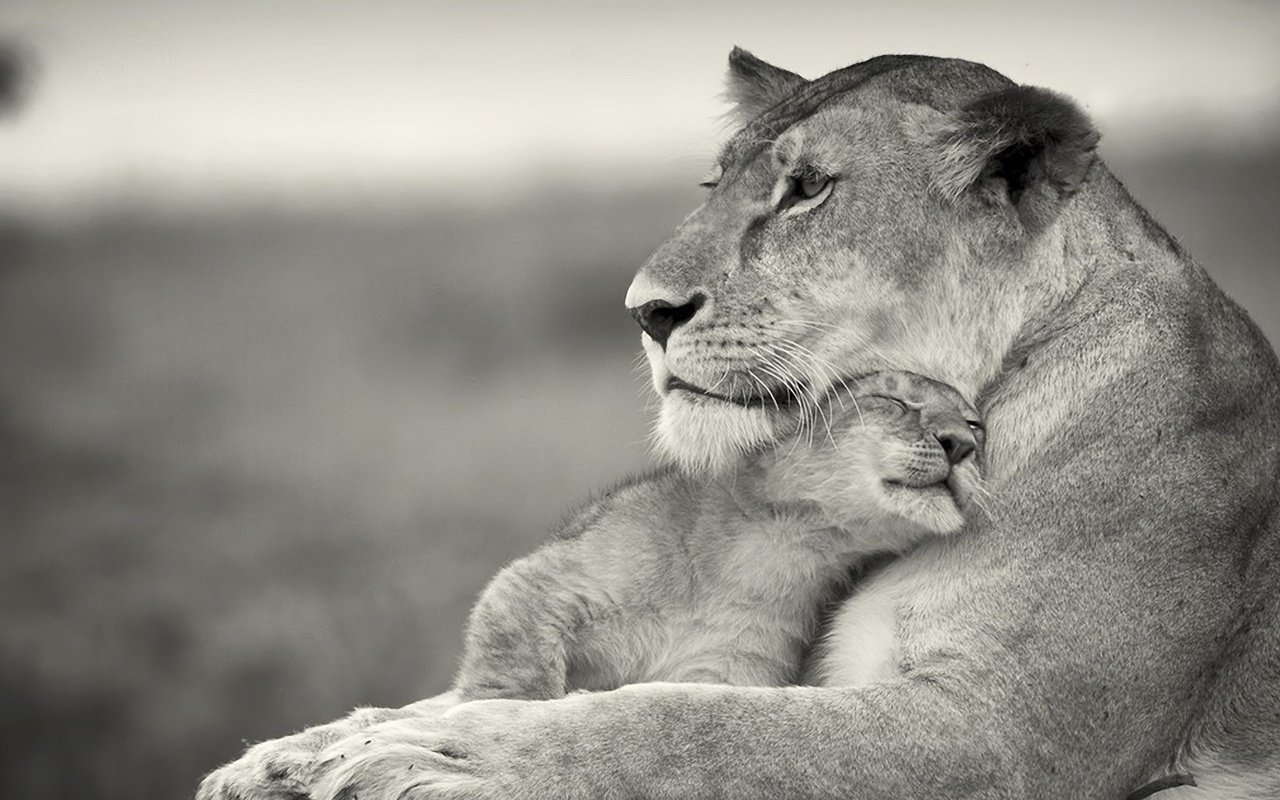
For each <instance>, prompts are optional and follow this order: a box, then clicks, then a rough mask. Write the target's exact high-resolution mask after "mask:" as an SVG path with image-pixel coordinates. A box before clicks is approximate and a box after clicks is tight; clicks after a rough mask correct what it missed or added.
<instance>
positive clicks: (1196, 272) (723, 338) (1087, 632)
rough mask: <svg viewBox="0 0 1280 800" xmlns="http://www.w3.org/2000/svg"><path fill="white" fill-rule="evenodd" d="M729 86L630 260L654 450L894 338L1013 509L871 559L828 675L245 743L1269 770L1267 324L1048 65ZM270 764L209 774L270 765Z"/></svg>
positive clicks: (597, 789)
mask: <svg viewBox="0 0 1280 800" xmlns="http://www.w3.org/2000/svg"><path fill="white" fill-rule="evenodd" d="M730 92H731V95H732V96H733V97H735V98H736V100H737V108H738V116H739V118H740V120H741V123H742V127H741V129H740V130H739V131H738V132H737V133H736V134H735V135H734V137H733V138H732V139H731V141H730V142H729V143H728V145H727V146H726V147H725V149H724V151H723V152H722V153H721V156H720V159H719V173H720V174H719V177H718V179H717V180H716V181H714V182H713V183H714V185H713V186H712V187H711V188H710V190H709V193H708V196H707V199H706V202H705V203H704V204H703V205H702V206H701V207H700V208H698V209H697V210H696V211H694V212H693V213H692V214H691V215H690V216H689V217H688V218H687V219H686V220H685V221H684V222H683V223H682V224H681V226H680V228H679V229H678V230H677V231H676V233H675V235H674V237H673V238H672V239H671V240H670V241H669V242H668V243H667V244H665V245H664V246H662V247H661V248H660V249H659V250H658V251H657V252H656V253H655V254H654V256H653V257H652V258H651V259H650V260H649V261H648V262H647V263H646V264H645V265H644V266H643V267H642V268H641V270H640V272H639V274H638V275H637V276H636V278H635V281H634V282H633V284H632V286H631V289H630V291H629V292H628V295H627V304H628V306H630V307H631V309H632V311H633V313H634V314H635V316H636V317H637V319H638V321H639V322H640V324H641V326H642V328H643V329H644V331H645V333H644V337H643V341H644V345H645V351H646V353H647V354H648V357H649V361H650V366H651V368H652V372H653V376H654V381H655V385H656V386H657V388H658V390H659V391H660V392H661V395H662V408H661V412H660V415H661V425H662V432H663V436H662V441H663V443H664V446H665V448H666V450H667V451H668V452H669V453H670V454H671V456H672V457H673V458H675V459H677V460H679V461H680V462H682V463H685V464H687V465H694V466H696V465H705V464H712V463H723V462H728V461H732V458H733V457H734V454H735V453H737V452H741V451H743V450H749V449H751V448H754V447H758V446H761V445H762V444H763V443H766V442H769V441H770V440H772V439H774V438H775V437H776V436H777V433H776V432H777V431H778V430H779V429H780V428H781V427H782V426H781V422H780V421H781V420H784V419H785V418H786V417H787V416H788V414H795V413H800V411H799V410H798V409H796V408H794V407H791V406H787V407H780V408H779V409H773V408H772V407H769V406H766V405H765V404H763V403H760V402H758V400H759V398H760V397H761V396H762V394H763V392H764V391H765V390H768V391H773V392H778V391H783V392H785V391H786V386H787V385H788V384H791V385H804V386H807V387H810V388H811V389H813V390H815V391H816V392H818V393H820V390H821V387H824V386H829V385H833V384H834V383H836V382H838V381H840V380H843V379H844V378H847V377H850V376H857V375H862V374H866V373H869V372H872V371H876V370H882V369H907V370H910V371H912V372H916V373H919V374H923V375H928V376H929V377H931V378H934V379H937V380H941V381H944V382H946V383H949V384H952V385H954V386H956V387H958V388H959V389H960V391H961V393H962V394H964V395H965V396H966V397H977V398H978V403H977V405H978V407H979V409H980V410H981V411H982V412H983V416H984V420H985V423H986V426H987V435H988V439H987V449H986V453H985V461H984V465H983V466H984V472H985V477H986V480H987V484H988V486H990V487H991V489H992V490H993V492H994V493H996V494H997V495H998V496H999V498H1000V507H999V513H998V514H993V515H990V516H989V517H988V518H986V519H984V520H982V521H980V522H979V523H977V524H974V525H970V526H967V527H966V528H965V530H963V531H961V532H960V533H958V534H956V535H953V536H948V537H938V538H937V539H931V540H926V541H924V542H922V543H921V544H920V546H918V547H916V548H914V549H913V550H911V551H910V552H909V553H907V554H905V555H904V556H902V557H901V558H899V559H898V560H896V561H894V562H892V563H891V564H889V565H887V566H885V567H883V568H882V569H880V570H879V571H878V572H877V573H876V574H875V576H874V577H873V578H871V579H870V580H869V581H867V582H866V583H865V584H863V585H861V586H859V587H858V589H857V591H856V592H855V593H854V594H853V595H852V597H851V598H850V599H849V600H848V601H847V602H846V603H845V604H844V606H843V608H842V611H841V614H840V619H839V620H838V621H837V622H836V624H835V627H834V628H833V629H832V630H831V631H830V635H829V640H828V647H827V649H826V650H825V653H824V656H823V661H824V667H825V668H824V669H823V670H822V671H821V672H822V674H823V675H824V676H825V678H824V680H823V682H822V685H819V686H811V687H788V688H753V687H738V686H716V685H708V684H639V685H634V686H628V687H623V688H621V689H617V690H614V691H607V692H595V693H588V694H574V695H570V696H568V697H565V698H563V699H559V700H554V701H549V702H545V701H543V702H538V701H518V700H482V701H476V702H471V703H464V704H462V705H458V706H456V707H454V708H453V709H451V710H450V711H448V712H446V713H444V714H439V713H435V711H434V707H433V706H431V705H430V704H427V705H419V706H417V707H410V708H408V709H406V710H404V711H402V712H399V713H400V714H401V715H402V716H403V718H401V719H396V720H391V721H386V722H381V723H378V724H374V725H372V726H368V723H369V721H370V720H375V719H378V718H379V715H377V714H364V715H362V716H359V717H356V718H355V719H352V720H349V721H347V722H343V723H339V724H337V725H336V726H334V727H331V728H327V729H323V730H324V731H326V733H324V734H323V735H319V736H315V735H313V736H312V737H311V738H307V736H308V735H307V734H302V735H300V736H299V737H298V738H296V739H291V740H282V742H280V743H276V744H275V745H273V746H272V747H274V748H275V749H274V750H272V748H271V747H268V748H266V750H264V751H259V753H261V752H268V751H269V752H277V753H278V752H286V751H287V752H291V753H293V754H294V760H293V761H292V762H290V763H294V764H299V765H301V766H300V768H299V770H298V771H297V773H295V774H299V775H302V777H303V779H304V781H305V789H304V790H305V791H308V792H310V793H311V795H312V797H313V798H315V800H320V798H330V797H335V796H338V795H342V796H356V795H358V796H359V797H360V798H361V800H373V798H385V797H390V798H395V797H405V798H410V797H411V798H455V799H456V798H485V799H486V800H512V799H514V798H573V799H575V800H576V799H578V798H581V799H582V800H594V798H603V797H645V798H682V799H683V800H690V799H691V798H715V797H734V798H740V800H751V798H761V799H763V798H769V799H770V800H773V799H774V798H813V797H842V798H852V799H855V800H856V799H861V798H904V797H910V798H916V799H917V800H923V799H925V798H939V800H944V799H945V800H958V798H1054V799H1055V800H1058V799H1059V798H1089V800H1112V799H1114V800H1119V799H1120V798H1124V797H1126V796H1127V795H1130V794H1131V793H1133V794H1134V796H1139V795H1141V794H1144V793H1146V794H1149V793H1150V792H1151V791H1152V790H1153V789H1158V788H1160V787H1162V786H1175V787H1176V788H1172V789H1169V790H1168V791H1167V792H1166V793H1165V794H1164V795H1162V796H1161V800H1164V799H1165V798H1170V800H1172V798H1175V797H1177V798H1180V800H1186V799H1188V798H1205V799H1206V800H1207V799H1208V798H1216V799H1217V800H1225V799H1227V798H1232V799H1239V800H1243V799H1244V798H1269V797H1280V598H1278V597H1277V594H1278V592H1280V493H1278V492H1277V488H1278V487H1280V366H1278V365H1277V363H1276V358H1275V355H1274V353H1273V352H1272V351H1271V349H1270V348H1269V347H1268V345H1267V344H1266V342H1265V341H1264V339H1263V337H1262V335H1261V334H1260V333H1259V332H1258V330H1257V328H1256V327H1255V326H1254V325H1253V324H1252V323H1251V322H1250V321H1249V320H1248V318H1247V317H1246V315H1245V314H1244V313H1243V312H1242V311H1241V310H1240V309H1239V308H1238V307H1237V306H1236V305H1235V304H1233V303H1232V302H1231V301H1230V300H1228V299H1227V298H1226V297H1224V296H1223V295H1222V293H1221V292H1220V291H1219V290H1218V289H1217V287H1216V286H1214V284H1213V282H1212V281H1211V280H1210V279H1209V277H1208V276H1207V275H1206V274H1205V272H1204V271H1203V270H1202V269H1201V268H1200V267H1198V266H1197V265H1196V264H1195V263H1194V262H1193V261H1192V259H1191V258H1190V256H1188V255H1187V254H1186V252H1184V251H1183V249H1182V248H1181V247H1180V246H1179V245H1178V243H1177V242H1176V241H1175V240H1174V239H1172V238H1171V237H1170V236H1169V235H1168V234H1167V233H1165V232H1164V230H1163V229H1161V228H1160V226H1159V225H1158V224H1156V223H1155V222H1154V221H1153V220H1152V219H1151V217H1150V216H1148V215H1147V213H1146V212H1145V211H1143V209H1142V208H1141V207H1140V206H1139V205H1138V204H1137V203H1136V202H1135V201H1134V200H1133V199H1132V198H1131V197H1130V196H1129V195H1128V193H1127V192H1126V191H1125V190H1124V187H1123V186H1122V185H1121V184H1120V182H1119V181H1118V180H1117V179H1116V178H1115V177H1113V176H1112V175H1111V173H1110V172H1109V171H1108V170H1107V169H1106V167H1105V166H1104V165H1103V164H1102V163H1101V161H1099V160H1098V159H1096V158H1095V154H1094V148H1095V145H1096V142H1097V138H1098V137H1097V134H1096V133H1095V132H1094V129H1093V126H1092V125H1091V123H1090V122H1089V120H1088V119H1087V118H1086V116H1085V115H1084V114H1083V113H1082V112H1081V111H1080V110H1079V109H1078V108H1077V107H1076V106H1075V105H1074V104H1072V103H1071V102H1070V101H1069V100H1067V99H1065V98H1063V97H1061V96H1059V95H1056V94H1053V93H1050V92H1047V91H1045V90H1042V89H1036V88H1031V87H1024V86H1017V85H1015V84H1013V83H1012V82H1011V81H1009V80H1008V79H1007V78H1005V77H1004V76H1002V75H1000V74H999V73H996V72H994V71H993V70H991V69H989V68H987V67H984V66H981V65H978V64H973V63H970V62H965V61H958V60H948V59H935V58H927V57H920V56H882V57H880V58H874V59H871V60H869V61H864V62H862V63H859V64H855V65H853V66H851V67H848V68H845V69H841V70H838V71H836V72H832V73H830V74H828V75H825V76H823V77H821V78H818V79H816V80H813V81H808V80H805V79H804V78H802V77H800V76H798V75H796V74H794V73H791V72H788V71H786V70H783V69H779V68H777V67H773V66H771V65H769V64H767V63H765V62H763V61H761V60H759V59H757V58H755V57H753V56H751V55H750V54H748V53H745V52H743V51H740V50H735V51H734V53H733V54H732V55H731V56H730ZM780 368H781V369H780ZM722 378H723V380H721V379H722ZM717 382H719V383H717ZM717 385H718V386H719V387H721V388H720V389H719V390H717V391H715V392H711V391H709V388H708V387H711V386H717ZM806 393H807V392H800V393H798V396H801V397H802V396H804V395H805V394H806ZM362 725H364V726H367V727H366V729H365V730H362V731H359V733H357V734H356V736H354V737H352V738H348V739H345V740H342V741H339V742H337V743H336V744H334V745H333V747H332V748H331V749H330V750H328V751H327V753H328V754H329V755H322V757H321V758H319V759H317V758H316V757H315V755H314V750H315V748H316V747H317V746H319V745H320V744H323V743H324V742H325V741H326V740H327V739H329V738H332V737H336V736H338V735H340V734H341V733H343V732H346V733H350V732H352V731H353V730H357V729H358V728H360V727H361V726H362ZM365 742H368V744H367V745H366V744H364V743H365ZM267 763H269V762H268V761H266V760H264V759H263V758H261V757H255V756H254V754H253V751H251V753H250V755H249V756H248V757H246V759H245V760H243V761H241V762H237V763H236V764H233V765H231V767H229V768H227V769H228V771H227V772H223V773H220V777H218V778H217V779H216V780H214V779H211V780H210V782H209V783H207V784H206V788H205V790H204V791H203V795H204V796H206V797H211V796H231V795H234V794H239V795H240V796H241V797H243V798H250V797H279V796H281V794H282V792H283V791H287V788H282V787H288V786H289V784H288V781H289V780H290V778H289V777H288V770H285V773H286V776H285V777H278V776H277V777H275V778H272V777H271V776H272V774H273V773H270V772H267V771H263V769H262V767H263V765H264V764H267ZM295 785H301V784H295ZM1143 787H1145V788H1143Z"/></svg>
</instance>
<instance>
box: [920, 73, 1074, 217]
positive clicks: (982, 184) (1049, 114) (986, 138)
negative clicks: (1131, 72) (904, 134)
mask: <svg viewBox="0 0 1280 800" xmlns="http://www.w3.org/2000/svg"><path fill="white" fill-rule="evenodd" d="M937 143H938V145H939V146H940V157H939V159H938V163H937V165H936V169H935V172H934V186H935V187H936V188H937V189H938V191H939V192H940V193H941V194H942V195H943V196H944V197H946V198H947V199H949V200H951V201H953V202H954V201H959V200H961V199H962V198H963V197H964V196H965V195H966V194H971V193H975V192H976V193H977V194H978V196H979V197H980V198H981V199H983V200H984V201H986V202H988V203H1003V204H1009V205H1011V206H1012V207H1013V208H1015V209H1016V210H1017V212H1018V216H1019V218H1020V219H1021V220H1022V224H1023V225H1024V226H1025V227H1026V228H1027V229H1028V230H1029V231H1031V232H1036V231H1039V230H1042V229H1044V228H1045V227H1047V226H1048V225H1050V224H1051V223H1052V222H1053V220H1054V219H1055V218H1056V217H1057V215H1058V212H1059V211H1060V210H1061V209H1062V205H1063V203H1065V202H1066V200H1067V199H1069V198H1070V197H1071V196H1072V195H1073V194H1075V193H1076V191H1078V190H1079V188H1080V186H1081V184H1083V183H1084V181H1085V178H1086V177H1087V176H1088V174H1089V168H1090V167H1091V166H1093V162H1094V149H1095V148H1096V147H1097V145H1098V134H1097V132H1096V131H1095V130H1094V129H1093V124H1092V123H1091V122H1090V121H1089V118H1088V117H1087V116H1086V115H1085V113H1084V112H1083V111H1082V110H1080V108H1079V107H1078V106H1077V105H1076V104H1075V103H1074V102H1072V101H1071V100H1069V99H1067V98H1066V97H1063V96H1062V95H1059V94H1055V93H1053V92H1050V91H1049V90H1047V89H1039V88H1036V87H1034V86H1015V87H1013V88H1011V89H1002V90H1000V91H997V92H992V93H991V94H988V95H984V96H982V97H979V98H978V99H977V100H974V101H972V102H971V103H969V104H968V105H967V106H965V107H964V108H962V109H960V110H959V111H957V112H954V113H952V114H950V115H949V116H948V117H947V119H946V121H945V122H944V123H943V125H942V128H941V130H940V131H939V136H938V140H937Z"/></svg>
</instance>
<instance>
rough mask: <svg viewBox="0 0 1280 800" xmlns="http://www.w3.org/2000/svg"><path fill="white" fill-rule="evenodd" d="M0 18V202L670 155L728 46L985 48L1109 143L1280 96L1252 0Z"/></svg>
mask: <svg viewBox="0 0 1280 800" xmlns="http://www.w3.org/2000/svg"><path fill="white" fill-rule="evenodd" d="M1035 9H1039V10H1035ZM5 31H7V32H8V33H9V34H12V35H15V36H16V37H18V38H19V39H20V40H21V41H24V42H26V43H27V44H28V45H29V46H30V48H31V49H32V51H33V52H34V53H35V54H36V56H37V58H38V68H39V69H38V74H37V82H36V85H35V88H34V92H33V95H32V98H31V102H30V104H29V105H28V107H27V108H26V109H25V111H24V113H23V114H22V116H21V117H19V118H18V119H17V120H16V121H13V122H10V123H8V124H4V125H0V176H2V178H0V193H2V195H0V196H3V197H5V198H8V200H9V201H11V202H12V201H15V200H16V201H39V202H46V201H50V200H58V199H61V198H67V197H74V196H78V195H85V194H93V193H94V192H97V191H99V190H100V189H101V188H102V187H104V186H105V187H111V186H115V185H117V184H119V183H120V182H121V181H124V182H129V183H141V184H163V185H166V186H171V187H172V188H173V189H174V190H176V191H179V192H186V193H194V194H197V195H198V194H201V193H216V192H218V191H220V190H222V189H224V188H226V187H228V186H251V187H260V188H267V189H271V188H273V187H274V188H280V187H284V188H289V187H294V188H298V187H303V188H306V187H313V188H315V189H316V190H317V191H321V190H323V189H324V188H325V187H333V186H339V187H340V186H346V185H356V184H369V185H375V186H376V185H383V184H385V183H387V182H391V181H395V182H402V183H406V184H411V185H421V186H426V187H428V188H429V189H432V190H434V191H438V192H443V191H449V190H450V189H455V190H459V191H466V190H474V189H476V188H478V187H483V186H484V185H486V184H491V183H493V182H494V181H502V180H507V179H509V178H510V176H513V175H514V176H517V177H523V178H528V177H529V176H530V175H531V174H542V173H544V172H545V171H547V170H554V169H562V168H563V169H567V170H579V171H581V172H583V173H584V174H589V173H590V171H591V170H592V169H595V168H598V167H601V166H607V167H610V168H622V166H625V163H629V164H631V165H632V168H633V169H635V168H643V169H653V168H671V169H675V168H677V167H680V168H683V165H684V164H685V163H686V162H688V163H691V164H692V163H701V161H704V160H706V159H708V158H709V157H710V154H711V153H713V152H714V150H715V145H716V144H717V142H718V141H719V139H720V137H721V136H722V135H723V133H724V131H723V130H722V127H721V125H720V123H719V121H718V115H719V114H720V113H721V112H722V111H723V106H722V105H721V103H720V100H719V97H718V93H719V91H720V89H721V84H722V76H723V71H724V61H725V56H726V54H727V52H728V50H729V48H730V47H731V46H732V45H733V44H735V43H736V44H741V45H743V46H745V47H747V48H749V49H751V50H753V51H754V52H756V53H757V54H758V55H760V56H761V57H764V58H766V59H767V60H770V61H774V62H776V63H778V64H780V65H783V66H786V67H788V68H790V69H793V70H795V71H798V72H800V73H802V74H805V75H808V76H815V75H818V74H821V73H823V72H826V71H828V70H831V69H835V68H838V67H840V66H843V65H845V64H847V63H851V62H853V61H857V60H861V59H862V58H865V57H868V56H871V55H875V54H878V53H883V52H919V53H931V54H938V55H953V56H961V57H966V58H971V59H974V60H979V61H984V62H986V63H988V64H990V65H991V66H994V67H995V68H997V69H999V70H1001V71H1002V72H1004V73H1006V74H1007V75H1009V76H1010V77H1012V78H1014V79H1015V80H1018V81H1020V82H1023V83H1036V84H1041V85H1047V86H1050V87H1053V88H1056V89H1059V90H1062V91H1065V92H1067V93H1069V94H1072V95H1074V96H1075V97H1077V98H1078V99H1079V100H1081V101H1082V102H1083V103H1084V104H1085V105H1086V107H1087V108H1088V109H1089V110H1090V111H1091V112H1092V113H1093V114H1094V116H1095V117H1096V118H1097V120H1098V121H1099V123H1100V125H1101V127H1102V128H1103V130H1104V133H1105V134H1106V138H1105V139H1104V143H1109V144H1111V146H1123V145H1124V144H1126V143H1128V144H1131V145H1132V144H1134V143H1141V142H1143V141H1144V139H1150V140H1151V142H1152V145H1153V146H1157V145H1159V144H1160V143H1161V142H1164V141H1167V138H1168V135H1169V134H1170V133H1171V132H1172V133H1181V134H1186V135H1187V136H1191V137H1195V138H1209V139H1213V140H1217V141H1221V142H1227V143H1231V144H1233V145H1239V146H1248V145H1249V144H1250V143H1256V142H1257V141H1259V140H1261V139H1263V138H1265V137H1268V136H1272V135H1274V127H1275V123H1276V121H1277V119H1278V115H1277V107H1278V103H1280V47H1278V46H1277V44H1276V43H1277V42H1280V3H1274V2H1267V1H1266V0H1257V1H1256V2H1246V1H1245V0H1235V1H1234V2H1232V1H1231V0H1217V1H1216V2H1215V1H1210V0H1205V1H1204V2H1190V1H1188V0H1184V1H1182V2H1179V0H1129V1H1128V2H1124V3H1117V2H1109V1H1108V0H1088V1H1086V2H1079V1H1078V2H1071V3H1067V2H1061V1H1060V0H1059V1H1058V2H1052V3H1039V4H1037V3H1028V2H1025V0H1024V2H1017V3H1011V2H995V1H994V0H992V1H991V2H981V1H979V2H948V1H944V0H938V1H937V2H932V1H931V0H918V1H917V2H896V3H893V2H884V3H874V4H873V3H856V2H838V3H835V2H833V3H820V4H819V3H780V2H777V0H773V1H772V2H720V3H701V4H699V3H694V2H644V3H641V2H635V3H628V4H614V3H607V2H599V1H597V2H590V1H588V0H583V1H581V2H580V1H579V0H559V1H558V2H550V3H536V2H532V1H530V2H523V3H519V2H492V1H485V2H477V1H476V0H470V1H469V2H459V3H453V4H446V3H437V2H425V3H424V2H388V1H387V0H365V1H364V2H348V3H333V2H324V0H218V1H217V2H209V1H202V2H196V1H195V0H168V1H167V2H162V1H160V0H150V1H148V0H111V2H104V0H78V1H74V2H65V1H64V2H59V0H4V5H3V8H2V9H0V32H5ZM1104 146H1105V144H1104ZM691 168H695V169H696V167H691Z"/></svg>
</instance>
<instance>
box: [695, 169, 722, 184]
mask: <svg viewBox="0 0 1280 800" xmlns="http://www.w3.org/2000/svg"><path fill="white" fill-rule="evenodd" d="M722 177H724V167H722V166H720V165H719V164H716V165H715V166H714V167H712V168H711V170H710V171H709V172H707V174H706V176H705V177H703V179H702V180H701V181H698V185H699V186H701V187H702V188H703V189H714V188H716V187H717V186H719V185H720V179H721V178H722Z"/></svg>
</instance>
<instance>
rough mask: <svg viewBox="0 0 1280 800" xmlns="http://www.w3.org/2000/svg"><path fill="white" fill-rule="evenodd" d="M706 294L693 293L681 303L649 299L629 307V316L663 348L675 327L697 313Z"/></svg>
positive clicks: (665, 347) (704, 300)
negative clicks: (631, 307)
mask: <svg viewBox="0 0 1280 800" xmlns="http://www.w3.org/2000/svg"><path fill="white" fill-rule="evenodd" d="M706 300H707V298H706V296H704V295H701V294H695V295H694V296H693V297H691V298H689V301H688V302H687V303H684V304H683V305H675V304H674V303H668V302H667V301H666V300H650V301H649V302H647V303H645V304H644V305H642V306H637V307H635V308H633V309H631V316H632V317H634V318H635V321H636V322H638V323H640V328H641V329H642V330H643V331H644V332H645V333H647V334H649V338H651V339H653V340H654V341H655V342H657V343H658V345H659V346H660V347H661V348H662V349H663V350H666V349H667V339H669V338H671V333H672V331H674V330H675V329H676V328H679V327H680V326H681V325H683V324H685V323H686V322H688V321H689V320H691V319H693V315H694V314H697V313H698V309H700V308H702V305H703V303H705V302H706Z"/></svg>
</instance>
